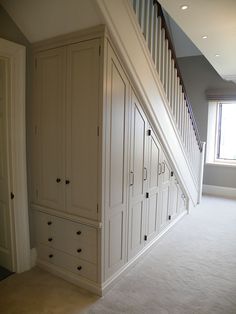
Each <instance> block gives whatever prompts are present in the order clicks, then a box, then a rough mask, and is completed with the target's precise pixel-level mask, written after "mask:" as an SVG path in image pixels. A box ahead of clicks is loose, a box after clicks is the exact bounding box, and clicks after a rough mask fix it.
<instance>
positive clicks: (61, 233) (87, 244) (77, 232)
mask: <svg viewBox="0 0 236 314" xmlns="http://www.w3.org/2000/svg"><path fill="white" fill-rule="evenodd" d="M35 225H36V239H37V243H38V244H43V245H46V246H50V247H52V248H55V249H58V250H60V251H63V252H66V253H68V254H70V255H73V256H75V257H76V258H81V259H83V260H85V261H88V262H91V263H95V264H96V263H97V229H95V228H93V227H89V226H86V225H83V224H80V223H75V222H72V221H69V220H66V219H63V218H58V217H55V216H50V215H48V214H45V213H42V212H39V211H36V212H35Z"/></svg>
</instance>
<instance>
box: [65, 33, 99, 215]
mask: <svg viewBox="0 0 236 314" xmlns="http://www.w3.org/2000/svg"><path fill="white" fill-rule="evenodd" d="M99 64H100V57H99V40H97V39H95V40H89V41H85V42H81V43H78V44H74V45H71V46H69V47H68V50H67V65H68V71H67V120H66V132H67V137H66V139H67V146H66V203H67V211H68V212H69V213H72V214H75V215H79V216H83V217H86V218H91V219H97V203H98V190H97V189H98V183H97V181H98V133H97V132H98V110H99Z"/></svg>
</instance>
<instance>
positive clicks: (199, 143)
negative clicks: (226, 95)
mask: <svg viewBox="0 0 236 314" xmlns="http://www.w3.org/2000/svg"><path fill="white" fill-rule="evenodd" d="M153 5H157V7H158V9H157V17H160V18H161V26H162V28H164V29H165V37H166V39H167V40H168V45H169V48H170V51H171V55H172V59H173V60H174V65H175V68H176V70H177V75H178V77H179V79H180V84H181V86H182V92H183V93H184V98H185V101H186V106H187V108H188V112H189V116H190V119H191V123H192V126H193V130H194V133H195V136H196V140H197V143H198V147H199V149H200V152H202V142H201V139H200V135H199V131H198V127H197V123H196V120H195V118H194V114H193V110H192V106H191V104H190V101H189V99H188V96H187V92H186V88H185V85H184V82H183V78H182V75H181V71H180V68H179V65H178V61H177V57H176V54H175V49H174V46H173V43H172V40H171V36H170V33H169V29H168V27H167V24H166V20H165V16H164V14H163V10H162V7H161V5H160V3H159V2H158V1H157V0H153Z"/></svg>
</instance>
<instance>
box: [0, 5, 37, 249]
mask: <svg viewBox="0 0 236 314" xmlns="http://www.w3.org/2000/svg"><path fill="white" fill-rule="evenodd" d="M0 37H1V38H4V39H6V40H10V41H13V42H15V43H18V44H21V45H23V46H25V47H26V67H27V68H26V110H28V108H29V103H30V90H31V88H30V57H31V45H30V43H29V41H28V40H27V39H26V37H25V36H24V34H23V33H22V32H21V31H20V29H19V28H18V27H17V25H16V24H15V23H14V21H13V20H12V19H11V17H10V16H9V15H8V13H7V12H6V11H5V10H4V8H3V7H2V6H1V5H0ZM29 219H30V234H31V247H32V246H33V243H34V239H33V234H34V233H33V230H32V229H33V228H32V224H31V220H32V219H31V211H29Z"/></svg>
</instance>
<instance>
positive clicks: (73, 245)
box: [30, 27, 187, 294]
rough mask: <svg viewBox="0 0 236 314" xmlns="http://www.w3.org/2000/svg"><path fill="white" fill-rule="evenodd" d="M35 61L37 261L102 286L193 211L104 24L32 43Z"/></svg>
mask: <svg viewBox="0 0 236 314" xmlns="http://www.w3.org/2000/svg"><path fill="white" fill-rule="evenodd" d="M33 67H34V94H33V101H32V108H31V117H32V120H31V130H30V164H31V169H30V191H31V208H32V209H33V210H34V226H35V237H36V242H37V252H38V260H37V262H38V265H40V266H41V267H44V268H45V269H47V270H49V271H51V272H53V273H55V274H57V275H59V276H61V277H63V278H65V279H67V280H70V281H72V282H74V283H76V284H78V285H80V286H82V287H84V288H87V289H90V290H91V291H94V292H96V293H99V294H101V293H103V292H104V291H106V289H107V288H108V287H109V286H110V284H111V283H112V282H113V281H114V280H115V279H116V278H117V277H118V276H119V275H120V274H121V273H122V272H123V271H124V270H125V269H127V267H129V266H131V265H132V264H133V262H134V261H135V260H137V258H138V257H139V256H141V255H142V254H143V253H144V252H145V251H146V250H147V249H149V248H150V247H151V246H152V244H154V243H155V242H156V241H157V239H158V238H159V237H160V235H161V234H163V233H164V232H165V230H167V229H166V228H168V226H169V225H170V224H171V223H172V224H173V223H174V221H176V220H177V219H179V217H181V216H182V215H183V214H184V213H185V212H186V208H187V201H185V200H187V195H186V194H183V193H184V191H183V190H182V187H181V184H180V183H179V182H178V181H177V176H176V174H175V169H173V167H172V166H171V164H172V163H171V160H170V159H169V157H168V152H167V151H166V150H165V149H164V147H163V144H162V141H161V138H160V136H158V134H157V133H156V132H155V128H154V127H153V125H152V122H151V120H150V119H149V115H148V113H147V112H146V110H145V107H144V106H143V104H142V101H141V100H140V98H139V96H138V91H137V90H136V89H135V88H134V87H133V84H132V81H131V80H130V78H129V75H128V73H127V72H126V70H125V67H124V66H123V64H122V62H121V61H120V59H119V56H118V54H117V53H116V49H115V48H114V46H113V44H112V41H111V39H110V37H109V35H108V34H107V32H106V30H105V28H104V27H97V28H93V29H91V30H86V31H84V32H80V33H78V34H72V35H68V36H63V37H61V38H56V39H53V40H47V41H46V42H43V43H38V44H35V47H34V65H33ZM183 195H184V196H183Z"/></svg>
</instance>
